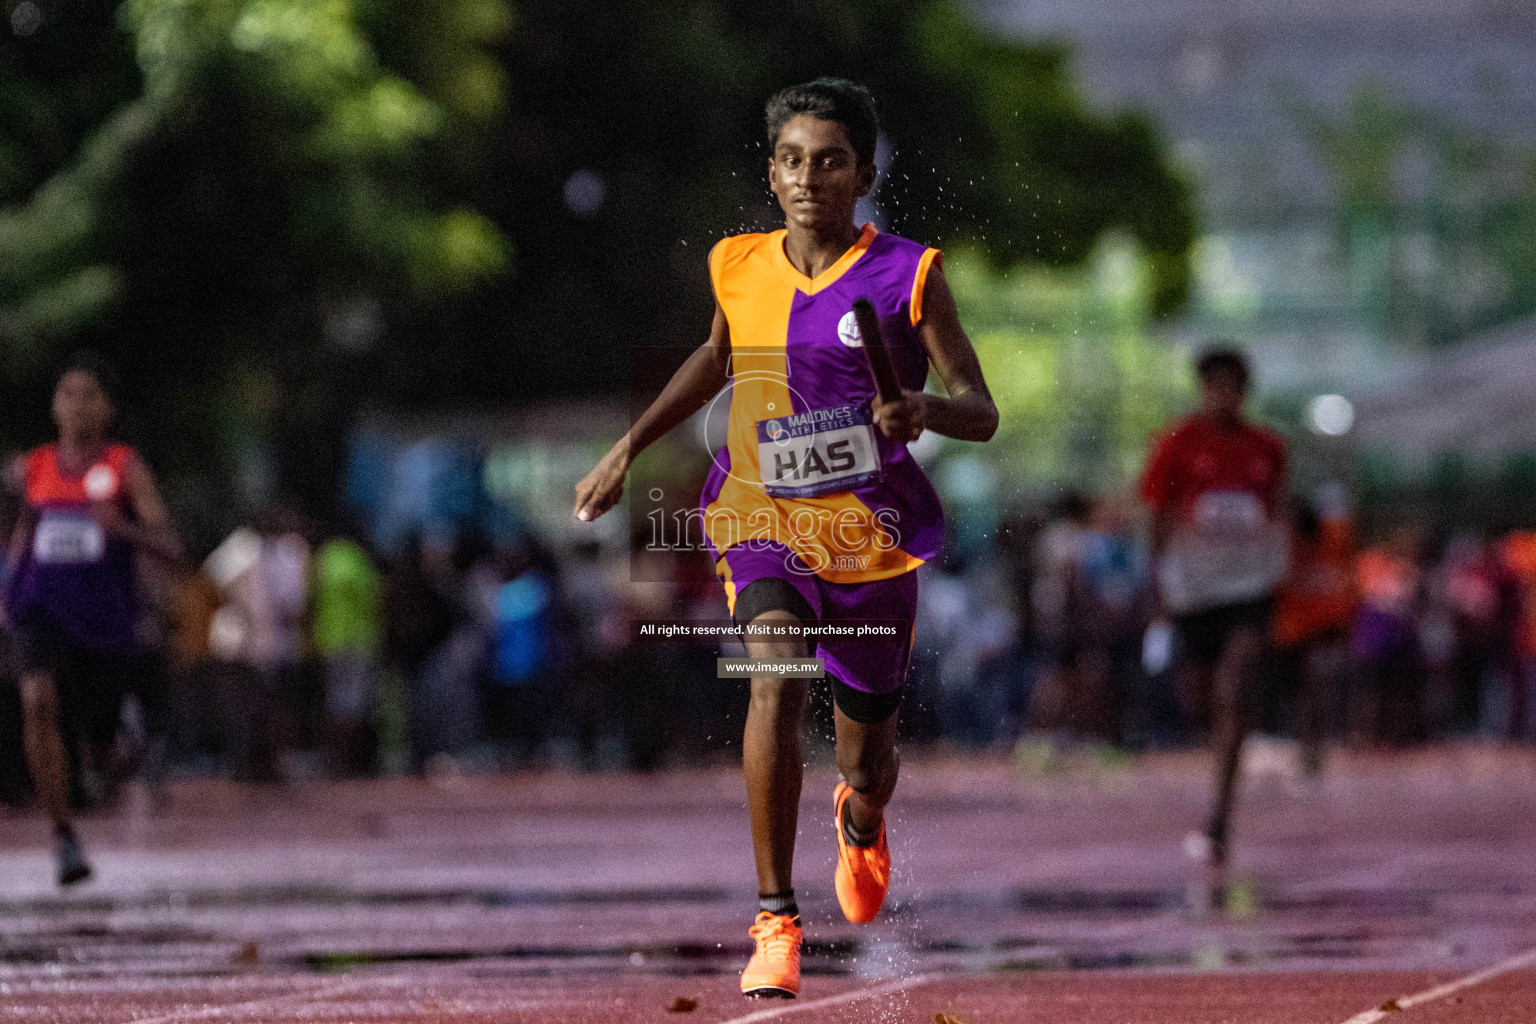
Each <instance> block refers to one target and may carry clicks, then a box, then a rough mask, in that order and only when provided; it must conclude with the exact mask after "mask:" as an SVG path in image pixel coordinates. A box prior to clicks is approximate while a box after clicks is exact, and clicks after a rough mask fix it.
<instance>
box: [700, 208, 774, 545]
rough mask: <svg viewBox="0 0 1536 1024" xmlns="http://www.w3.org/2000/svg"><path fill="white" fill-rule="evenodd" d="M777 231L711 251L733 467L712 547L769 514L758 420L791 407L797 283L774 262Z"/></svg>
mask: <svg viewBox="0 0 1536 1024" xmlns="http://www.w3.org/2000/svg"><path fill="white" fill-rule="evenodd" d="M782 235H783V232H782V231H777V232H771V233H767V234H755V235H735V236H732V237H730V238H725V239H722V240H721V241H720V242H719V244H717V245H716V246H715V248H714V250H713V251H712V252H711V253H710V254H709V276H710V281H711V283H712V284H713V285H714V289H715V300H716V301H717V302H719V303H720V309H721V311H722V312H724V313H725V320H726V323H727V324H728V325H729V327H730V335H731V384H730V416H729V420H728V425H727V428H726V430H727V448H728V449H729V451H730V452H731V454H732V459H733V465H732V466H731V472H730V475H729V477H728V478H727V479H726V481H725V483H724V485H723V486H722V488H721V491H720V495H719V497H718V498H717V499H716V500H715V501H714V503H713V504H712V506H711V508H710V511H709V513H708V514H707V515H708V518H707V521H706V524H705V526H706V529H708V530H709V532H710V536H711V538H712V542H713V543H715V545H716V550H719V551H724V550H725V549H726V548H729V547H732V546H734V545H735V544H736V543H738V542H739V541H741V540H742V539H745V537H746V536H747V531H748V529H749V527H748V524H749V523H755V522H761V521H763V520H764V519H765V517H769V516H771V515H772V511H771V509H772V501H771V499H769V497H768V496H767V494H766V493H765V492H764V491H763V487H762V484H761V483H759V482H758V481H760V480H761V479H762V473H761V471H760V468H759V466H758V462H757V458H758V450H757V441H756V436H755V434H754V433H753V431H754V429H755V424H756V423H757V421H758V420H764V419H767V418H769V417H770V416H773V415H774V414H775V413H779V412H783V411H787V410H789V409H791V408H792V402H791V399H790V394H789V375H788V367H787V365H786V363H785V347H786V345H787V343H788V338H789V312H790V308H791V306H792V305H793V303H794V299H795V289H794V287H793V286H792V285H790V284H789V283H788V282H786V281H785V280H784V278H783V277H782V276H781V275H780V273H779V272H778V270H777V269H776V268H775V266H774V262H773V249H772V247H773V246H775V245H780V244H781V242H780V236H782Z"/></svg>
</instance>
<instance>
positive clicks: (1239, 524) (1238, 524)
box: [1194, 491, 1267, 536]
mask: <svg viewBox="0 0 1536 1024" xmlns="http://www.w3.org/2000/svg"><path fill="white" fill-rule="evenodd" d="M1266 519H1267V517H1266V516H1265V514H1264V503H1263V502H1261V501H1260V500H1259V498H1258V496H1257V495H1255V494H1251V493H1249V492H1248V491H1206V492H1205V493H1204V494H1202V495H1200V498H1199V500H1197V501H1196V502H1195V509H1194V523H1195V528H1196V529H1197V530H1199V531H1200V532H1201V533H1215V534H1225V535H1228V536H1236V535H1242V534H1249V535H1252V534H1255V533H1258V532H1260V531H1261V530H1263V529H1264V524H1265V521H1266Z"/></svg>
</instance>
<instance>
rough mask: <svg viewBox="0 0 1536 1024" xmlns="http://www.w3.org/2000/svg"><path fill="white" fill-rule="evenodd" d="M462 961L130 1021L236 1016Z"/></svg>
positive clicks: (150, 1023) (430, 975)
mask: <svg viewBox="0 0 1536 1024" xmlns="http://www.w3.org/2000/svg"><path fill="white" fill-rule="evenodd" d="M462 969H463V967H462V965H459V964H452V965H446V966H445V967H444V968H443V969H442V970H441V971H433V970H431V969H428V970H426V971H423V972H422V973H421V974H417V975H412V976H409V977H399V976H396V977H385V976H380V975H369V976H364V977H352V978H347V979H344V980H343V979H338V980H336V981H332V982H328V983H324V984H319V985H315V986H313V987H310V988H306V989H304V990H302V991H298V992H283V993H280V994H278V995H267V996H257V997H256V998H255V999H247V1000H245V1001H244V1002H241V1003H228V1004H225V1005H222V1006H204V1007H201V1008H200V1009H195V1010H194V1009H185V1010H173V1011H171V1012H170V1013H166V1014H161V1015H159V1016H157V1017H134V1018H132V1020H131V1024H177V1022H179V1021H189V1020H208V1019H211V1018H218V1017H224V1016H236V1015H242V1014H249V1013H251V1012H252V1011H255V1010H267V1009H273V1008H276V1007H277V1006H279V1005H281V1004H283V1003H293V1002H298V1003H300V1004H301V1005H302V1004H303V1003H305V1002H314V1001H318V1000H323V999H329V998H331V997H332V996H339V995H345V994H347V993H350V992H353V991H355V990H359V989H367V988H370V987H372V988H390V987H399V986H401V985H405V984H411V983H416V982H421V981H434V980H439V979H441V977H442V976H443V975H450V976H451V972H452V971H454V970H462Z"/></svg>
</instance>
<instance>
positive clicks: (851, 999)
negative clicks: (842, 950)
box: [720, 974, 946, 1024]
mask: <svg viewBox="0 0 1536 1024" xmlns="http://www.w3.org/2000/svg"><path fill="white" fill-rule="evenodd" d="M943 977H946V975H943V974H914V975H913V976H912V977H910V978H902V979H900V980H898V981H888V982H886V983H885V984H884V985H876V986H875V987H874V988H860V989H854V990H853V991H850V992H844V993H842V994H841V995H836V996H827V998H825V999H812V1000H811V1001H810V1002H808V1003H802V1002H800V1001H799V1000H796V1001H794V1002H792V1003H785V1004H784V1005H782V1006H776V1007H774V1008H772V1009H768V1010H758V1011H757V1012H756V1013H749V1014H747V1015H746V1016H745V1017H732V1018H731V1019H730V1020H723V1021H721V1022H720V1024H757V1022H758V1021H760V1020H778V1019H779V1018H780V1017H788V1016H789V1015H790V1014H792V1013H802V1012H804V1011H806V1010H822V1009H825V1008H827V1007H829V1006H840V1005H842V1004H843V1003H856V1002H858V1001H859V1000H861V999H873V998H874V997H875V996H888V995H893V994H895V993H897V992H902V991H905V990H906V989H909V988H916V987H917V986H919V985H926V984H928V983H929V982H930V981H938V980H939V979H940V978H943Z"/></svg>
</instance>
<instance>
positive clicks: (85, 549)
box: [32, 513, 107, 565]
mask: <svg viewBox="0 0 1536 1024" xmlns="http://www.w3.org/2000/svg"><path fill="white" fill-rule="evenodd" d="M106 553H107V535H106V533H105V531H103V530H102V528H101V524H100V523H98V522H96V520H94V519H87V518H85V517H84V516H72V515H59V514H57V513H52V514H44V515H43V517H42V518H41V519H39V520H38V522H37V530H36V531H35V532H34V533H33V535H32V557H33V558H34V559H35V560H36V561H38V562H40V563H42V564H44V565H82V564H86V563H89V562H99V561H101V559H102V556H104V555H105V554H106Z"/></svg>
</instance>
